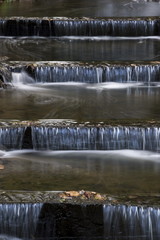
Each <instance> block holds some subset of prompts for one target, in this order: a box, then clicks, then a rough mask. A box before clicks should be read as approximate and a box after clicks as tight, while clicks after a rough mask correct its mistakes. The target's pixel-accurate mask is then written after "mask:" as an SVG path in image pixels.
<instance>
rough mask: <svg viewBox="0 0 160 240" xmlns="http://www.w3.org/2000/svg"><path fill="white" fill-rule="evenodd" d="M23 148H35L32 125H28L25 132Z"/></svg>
mask: <svg viewBox="0 0 160 240" xmlns="http://www.w3.org/2000/svg"><path fill="white" fill-rule="evenodd" d="M22 149H33V144H32V132H31V127H27V128H26V130H25V132H24V136H23V142H22Z"/></svg>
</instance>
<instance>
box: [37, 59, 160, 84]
mask: <svg viewBox="0 0 160 240" xmlns="http://www.w3.org/2000/svg"><path fill="white" fill-rule="evenodd" d="M159 76H160V65H129V66H127V65H126V66H124V65H120V66H119V65H117V66H116V65H114V66H112V65H110V66H107V65H106V66H101V67H100V66H96V65H95V66H87V65H86V66H85V65H82V64H79V65H78V64H76V63H75V64H71V65H69V64H68V65H65V64H64V65H63V64H52V65H51V66H43V65H42V66H37V67H36V68H35V81H36V82H40V83H47V82H85V83H102V82H132V81H133V82H147V83H148V82H159V81H160V78H159Z"/></svg>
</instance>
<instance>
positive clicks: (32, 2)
mask: <svg viewBox="0 0 160 240" xmlns="http://www.w3.org/2000/svg"><path fill="white" fill-rule="evenodd" d="M159 15H160V7H159V2H156V1H154V0H153V1H147V0H118V1H117V0H94V1H92V0H88V1H85V0H81V1H75V0H54V1H53V0H45V1H44V0H38V1H36V0H23V1H14V2H12V3H9V2H8V3H7V2H6V3H2V4H1V8H0V16H1V17H4V16H32V17H43V16H68V17H75V16H76V17H81V16H87V17H88V16H92V17H93V16H102V17H104V16H115V17H119V16H129V17H131V16H159Z"/></svg>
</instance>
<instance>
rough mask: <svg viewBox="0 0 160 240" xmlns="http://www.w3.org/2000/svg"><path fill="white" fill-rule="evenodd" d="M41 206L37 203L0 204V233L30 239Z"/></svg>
mask: <svg viewBox="0 0 160 240" xmlns="http://www.w3.org/2000/svg"><path fill="white" fill-rule="evenodd" d="M41 207H42V204H39V203H34V204H31V203H12V204H0V234H6V235H7V236H12V237H19V238H23V239H31V238H32V237H33V236H34V234H35V231H36V226H37V220H38V217H39V213H40V210H41ZM5 239H6V238H5Z"/></svg>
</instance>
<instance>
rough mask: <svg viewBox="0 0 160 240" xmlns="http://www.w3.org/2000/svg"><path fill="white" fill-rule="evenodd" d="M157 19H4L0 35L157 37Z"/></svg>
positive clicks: (0, 26) (158, 21)
mask: <svg viewBox="0 0 160 240" xmlns="http://www.w3.org/2000/svg"><path fill="white" fill-rule="evenodd" d="M159 24H160V19H159V18H153V19H152V18H137V19H132V18H121V19H116V18H113V19H111V18H108V19H107V18H104V19H98V18H93V19H91V18H87V19H86V18H79V19H78V18H50V19H48V18H16V19H14V18H8V19H7V18H6V19H0V36H158V35H160V30H159Z"/></svg>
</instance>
